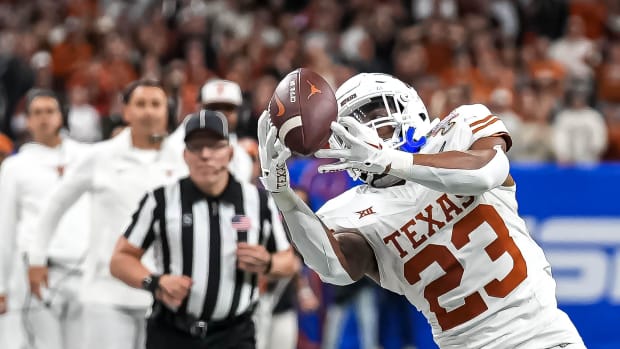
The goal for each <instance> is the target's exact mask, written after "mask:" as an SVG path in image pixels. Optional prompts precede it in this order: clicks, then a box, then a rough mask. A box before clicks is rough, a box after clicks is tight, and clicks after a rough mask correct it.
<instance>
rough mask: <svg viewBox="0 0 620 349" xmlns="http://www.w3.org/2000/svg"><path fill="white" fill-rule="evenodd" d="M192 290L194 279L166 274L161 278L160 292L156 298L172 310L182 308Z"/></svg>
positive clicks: (156, 294)
mask: <svg viewBox="0 0 620 349" xmlns="http://www.w3.org/2000/svg"><path fill="white" fill-rule="evenodd" d="M191 288H192V279H190V278H189V277H188V276H185V275H169V274H165V275H162V276H161V277H160V278H159V290H158V291H157V292H156V293H155V297H157V299H159V300H160V301H162V302H163V303H164V304H166V305H167V306H168V307H170V308H171V309H176V308H178V307H179V306H181V303H183V300H184V299H185V297H187V294H188V293H189V290H190V289H191Z"/></svg>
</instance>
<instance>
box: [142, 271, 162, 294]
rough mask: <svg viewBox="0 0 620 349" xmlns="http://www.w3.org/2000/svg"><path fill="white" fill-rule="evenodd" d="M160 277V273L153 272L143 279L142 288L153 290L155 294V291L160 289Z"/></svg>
mask: <svg viewBox="0 0 620 349" xmlns="http://www.w3.org/2000/svg"><path fill="white" fill-rule="evenodd" d="M160 277H161V275H158V274H151V275H149V276H147V277H145V278H144V280H142V289H144V290H146V291H149V292H151V293H152V294H153V296H154V295H155V292H157V290H159V278H160Z"/></svg>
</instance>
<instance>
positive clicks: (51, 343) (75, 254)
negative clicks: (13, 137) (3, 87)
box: [0, 89, 89, 349]
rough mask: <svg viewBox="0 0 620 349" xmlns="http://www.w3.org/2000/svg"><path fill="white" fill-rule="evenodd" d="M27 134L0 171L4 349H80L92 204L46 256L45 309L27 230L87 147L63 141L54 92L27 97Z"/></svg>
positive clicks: (0, 333)
mask: <svg viewBox="0 0 620 349" xmlns="http://www.w3.org/2000/svg"><path fill="white" fill-rule="evenodd" d="M26 117H27V127H28V130H29V132H30V134H31V136H32V142H31V143H27V144H25V145H23V146H22V147H21V148H20V151H19V153H18V154H16V155H14V156H12V157H9V158H8V159H7V160H6V161H5V162H4V163H3V164H2V167H1V168H0V222H2V224H0V241H2V243H1V244H0V314H3V313H6V314H5V315H4V316H2V317H0V321H1V322H2V323H1V324H0V347H1V348H8V349H11V348H22V347H24V346H25V345H26V343H27V342H28V344H29V345H31V346H35V347H36V348H52V349H65V348H66V349H78V348H80V347H81V341H80V339H81V333H82V331H81V323H82V305H81V303H80V302H79V300H78V297H77V293H78V290H79V284H80V281H81V279H82V276H81V274H82V268H81V264H82V263H81V262H82V260H83V255H84V253H85V251H86V244H87V239H86V238H87V235H86V234H84V233H85V232H86V231H88V214H89V211H88V204H89V202H88V199H87V198H86V197H84V198H81V199H80V200H79V202H78V203H77V204H76V205H74V206H73V207H72V208H71V209H70V210H69V211H67V213H66V215H65V216H64V217H63V220H62V221H61V222H60V224H59V225H58V227H57V229H56V232H55V239H54V240H53V241H51V243H50V244H49V246H48V248H47V249H46V253H47V254H48V256H49V261H48V265H50V282H49V285H46V286H47V288H46V290H47V293H46V297H44V299H43V302H40V301H39V300H37V299H32V298H31V296H30V292H29V290H28V285H27V278H26V270H25V268H26V267H25V263H24V258H23V257H24V253H25V252H26V248H27V246H28V245H29V243H30V240H31V234H30V233H31V230H32V229H31V228H32V227H30V226H29V225H30V224H31V222H33V221H34V220H35V219H36V217H37V216H38V215H39V214H40V212H41V209H42V208H43V206H44V203H45V199H46V198H47V197H49V195H50V193H51V191H52V189H54V188H55V187H56V186H58V183H59V182H60V180H61V178H62V177H63V176H64V174H65V173H68V172H70V171H72V170H74V168H75V164H76V162H77V161H78V160H79V159H80V158H81V157H83V156H84V154H85V153H86V151H87V150H88V146H86V145H82V144H79V143H76V142H74V141H72V140H70V139H67V138H62V137H61V136H60V132H59V131H60V129H61V127H62V123H63V118H62V114H61V107H60V102H59V100H58V99H57V97H56V96H55V95H54V93H53V92H52V91H49V90H41V89H34V90H31V91H30V92H29V93H28V94H27V96H26Z"/></svg>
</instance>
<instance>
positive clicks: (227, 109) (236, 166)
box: [170, 79, 254, 182]
mask: <svg viewBox="0 0 620 349" xmlns="http://www.w3.org/2000/svg"><path fill="white" fill-rule="evenodd" d="M242 103H243V96H242V94H241V87H239V84H237V83H236V82H233V81H230V80H220V79H213V80H209V81H207V82H206V83H205V84H204V85H203V86H202V88H201V89H200V95H199V96H198V109H209V110H214V111H219V112H221V113H222V114H224V116H226V120H227V121H228V132H229V142H230V144H231V145H232V147H233V158H232V160H231V161H230V163H229V164H228V169H229V170H230V172H231V173H232V174H233V176H235V178H237V180H240V181H243V182H251V181H252V180H253V179H254V177H253V173H252V172H253V168H254V165H253V163H252V158H251V157H250V155H249V154H248V152H247V151H246V150H245V149H244V148H243V147H241V146H239V144H238V142H237V141H238V138H237V133H236V131H237V124H238V120H239V107H240V106H241V104H242ZM185 121H186V120H183V122H182V123H181V125H179V127H178V128H177V129H176V130H175V131H174V133H173V134H172V135H171V136H170V138H172V139H174V143H175V144H177V146H178V147H179V154H182V153H183V149H185V144H184V143H183V139H184V138H185Z"/></svg>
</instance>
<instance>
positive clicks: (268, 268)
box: [265, 254, 273, 274]
mask: <svg viewBox="0 0 620 349" xmlns="http://www.w3.org/2000/svg"><path fill="white" fill-rule="evenodd" d="M272 261H273V255H272V254H269V262H267V268H265V274H269V273H271V267H272V263H271V262H272Z"/></svg>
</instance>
